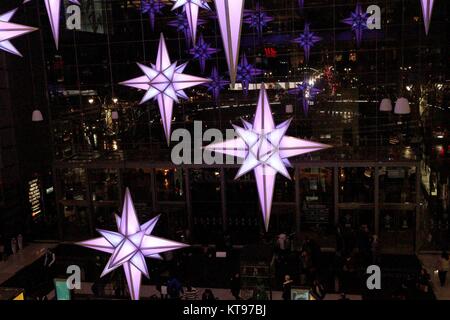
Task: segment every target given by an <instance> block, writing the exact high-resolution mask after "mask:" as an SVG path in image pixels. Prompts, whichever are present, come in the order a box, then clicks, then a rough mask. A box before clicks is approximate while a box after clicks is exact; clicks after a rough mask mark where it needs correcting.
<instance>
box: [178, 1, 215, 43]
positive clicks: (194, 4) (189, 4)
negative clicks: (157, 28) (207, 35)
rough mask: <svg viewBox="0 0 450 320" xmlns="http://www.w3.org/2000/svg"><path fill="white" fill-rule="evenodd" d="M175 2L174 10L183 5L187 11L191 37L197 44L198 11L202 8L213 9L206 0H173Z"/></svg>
mask: <svg viewBox="0 0 450 320" xmlns="http://www.w3.org/2000/svg"><path fill="white" fill-rule="evenodd" d="M172 1H173V2H175V4H174V5H173V8H172V10H175V9H178V8H180V7H183V11H184V12H185V13H186V18H187V22H188V26H189V32H190V39H191V40H192V44H193V45H195V43H196V42H197V26H198V24H197V22H198V12H199V11H200V8H202V9H206V10H211V8H210V7H209V5H208V3H207V2H206V1H205V0H172Z"/></svg>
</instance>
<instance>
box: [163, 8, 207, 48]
mask: <svg viewBox="0 0 450 320" xmlns="http://www.w3.org/2000/svg"><path fill="white" fill-rule="evenodd" d="M205 23H206V20H204V19H201V18H199V19H198V20H197V26H199V25H202V24H205ZM167 25H169V26H171V27H174V28H176V29H177V31H178V32H182V33H183V35H184V38H185V39H186V46H188V47H190V46H191V43H192V35H191V31H190V28H189V21H188V18H187V17H186V15H185V14H184V13H177V14H175V20H171V21H169V23H168V24H167Z"/></svg>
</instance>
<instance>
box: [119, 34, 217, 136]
mask: <svg viewBox="0 0 450 320" xmlns="http://www.w3.org/2000/svg"><path fill="white" fill-rule="evenodd" d="M138 66H139V68H140V69H141V70H142V71H143V72H144V75H143V76H141V77H138V78H134V79H131V80H128V81H124V82H121V83H120V84H121V85H124V86H128V87H133V88H136V89H141V90H146V91H147V92H146V94H145V95H144V97H143V98H142V100H141V102H140V104H142V103H145V102H147V101H149V100H151V99H154V100H157V101H158V105H159V111H160V113H161V118H162V123H163V127H164V133H165V135H166V138H167V144H169V143H170V132H171V125H172V113H173V103H174V102H177V103H178V101H179V99H178V98H183V99H188V97H187V95H186V93H185V92H184V91H183V90H184V89H187V88H190V87H194V86H197V85H200V84H203V83H206V82H209V80H208V79H204V78H199V77H195V76H191V75H188V74H184V73H183V71H184V69H185V68H186V66H187V63H185V64H181V65H178V63H177V62H174V63H172V62H171V61H170V57H169V52H168V51H167V47H166V41H165V40H164V35H163V34H161V38H160V41H159V48H158V57H157V59H156V64H155V65H153V64H152V65H151V67H148V66H145V65H143V64H140V63H138Z"/></svg>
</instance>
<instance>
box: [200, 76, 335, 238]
mask: <svg viewBox="0 0 450 320" xmlns="http://www.w3.org/2000/svg"><path fill="white" fill-rule="evenodd" d="M243 123H244V128H241V127H238V126H234V129H235V130H236V133H237V135H238V138H237V139H233V140H228V141H225V142H220V143H216V144H211V145H209V146H207V147H206V149H207V150H210V151H215V152H219V153H222V154H226V155H230V156H235V157H238V158H243V159H244V161H243V164H242V166H241V168H240V169H239V171H238V173H237V175H236V178H235V179H238V178H239V177H242V176H243V175H245V174H246V173H248V172H250V171H251V170H253V171H254V174H255V179H256V184H257V187H258V194H259V201H260V204H261V209H262V214H263V219H264V226H265V229H266V231H267V230H268V229H269V222H270V213H271V208H272V198H273V191H274V186H275V178H276V174H277V173H281V174H282V175H284V176H285V177H286V178H288V179H290V176H289V173H288V171H287V169H286V163H288V158H290V157H294V156H298V155H301V154H305V153H310V152H314V151H318V150H322V149H325V148H330V146H328V145H324V144H319V143H316V142H311V141H306V140H301V139H297V138H294V137H289V136H286V131H287V129H288V128H289V125H290V123H291V120H287V121H285V122H283V123H281V124H280V125H278V126H275V123H274V121H273V116H272V111H271V109H270V104H269V99H268V97H267V93H266V89H265V86H264V84H263V85H262V86H261V91H260V94H259V99H258V106H257V109H256V114H255V119H254V122H253V124H251V123H249V122H246V121H243Z"/></svg>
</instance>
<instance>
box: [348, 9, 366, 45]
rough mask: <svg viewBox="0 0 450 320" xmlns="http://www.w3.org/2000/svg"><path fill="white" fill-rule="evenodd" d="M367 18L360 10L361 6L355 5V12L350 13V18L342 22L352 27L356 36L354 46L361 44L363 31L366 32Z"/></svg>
mask: <svg viewBox="0 0 450 320" xmlns="http://www.w3.org/2000/svg"><path fill="white" fill-rule="evenodd" d="M368 17H369V14H368V13H367V12H364V11H363V10H362V7H361V4H359V3H357V4H356V9H355V12H352V13H351V15H350V17H348V18H347V19H344V20H342V22H343V23H345V24H348V25H350V26H352V30H353V31H354V32H355V35H356V44H357V45H358V47H359V45H360V44H361V40H362V36H363V31H364V30H367V29H368V28H367V18H368Z"/></svg>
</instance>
